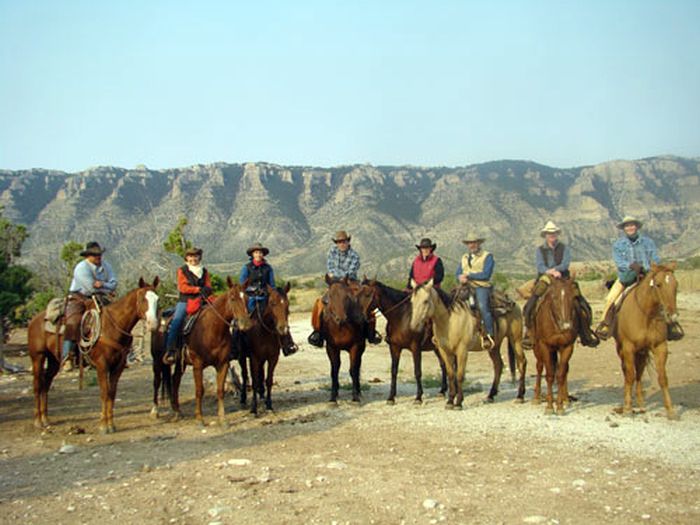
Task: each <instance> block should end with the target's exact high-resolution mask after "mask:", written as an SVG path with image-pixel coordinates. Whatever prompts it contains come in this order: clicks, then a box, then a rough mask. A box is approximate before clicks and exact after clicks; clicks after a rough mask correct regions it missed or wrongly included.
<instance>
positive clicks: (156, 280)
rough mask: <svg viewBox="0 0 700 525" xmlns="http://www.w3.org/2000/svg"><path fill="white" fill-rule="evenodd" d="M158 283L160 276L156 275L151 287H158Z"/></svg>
mask: <svg viewBox="0 0 700 525" xmlns="http://www.w3.org/2000/svg"><path fill="white" fill-rule="evenodd" d="M159 284H160V277H158V276H157V275H156V277H155V279H153V288H158V285H159Z"/></svg>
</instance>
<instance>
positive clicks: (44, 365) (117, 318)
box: [27, 277, 160, 434]
mask: <svg viewBox="0 0 700 525" xmlns="http://www.w3.org/2000/svg"><path fill="white" fill-rule="evenodd" d="M159 281H160V280H159V279H158V277H156V278H155V279H154V280H153V284H150V285H149V284H146V282H145V281H144V280H143V278H141V279H139V286H138V288H135V289H134V290H131V291H130V292H128V293H127V294H126V295H125V296H124V297H122V298H120V299H118V300H117V301H115V302H113V303H111V304H109V305H107V306H104V307H102V310H101V314H100V320H101V329H100V337H99V339H97V341H96V342H95V344H94V346H93V347H92V349H91V350H90V351H89V352H88V353H87V357H88V360H89V362H91V363H92V365H93V366H94V367H95V369H96V371H97V380H98V382H99V385H100V398H101V400H102V413H101V416H100V431H101V432H102V433H105V434H107V433H112V432H114V431H115V430H116V429H115V426H114V399H115V397H116V395H117V383H118V382H119V377H120V376H121V374H122V371H123V370H124V367H125V365H126V357H127V354H128V353H129V348H130V347H131V341H132V337H131V330H133V328H134V326H135V325H136V323H137V322H138V320H139V319H145V320H146V326H147V328H148V329H149V330H155V328H156V326H157V319H156V310H157V307H158V295H157V294H156V293H155V289H156V288H157V286H158V283H159ZM44 316H45V312H39V313H38V314H37V315H35V316H34V318H33V319H32V320H31V321H30V322H29V328H28V330H27V339H28V346H29V356H30V358H31V360H32V372H33V374H34V399H35V402H36V405H35V409H34V426H36V427H37V428H41V427H46V426H48V425H49V420H48V394H49V389H50V388H51V383H52V381H53V378H54V377H55V375H56V373H57V372H58V369H59V367H60V359H61V345H62V342H63V337H62V336H61V335H58V334H55V333H49V332H47V331H46V330H45V329H44Z"/></svg>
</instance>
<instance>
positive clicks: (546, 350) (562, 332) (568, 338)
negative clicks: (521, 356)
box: [532, 279, 579, 415]
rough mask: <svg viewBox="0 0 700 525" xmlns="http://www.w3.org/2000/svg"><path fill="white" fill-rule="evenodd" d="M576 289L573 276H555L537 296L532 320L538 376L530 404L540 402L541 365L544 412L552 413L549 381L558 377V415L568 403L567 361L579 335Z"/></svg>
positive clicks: (550, 382)
mask: <svg viewBox="0 0 700 525" xmlns="http://www.w3.org/2000/svg"><path fill="white" fill-rule="evenodd" d="M575 295H576V288H575V284H574V281H573V280H572V279H554V280H553V282H552V284H550V285H549V288H548V289H547V292H545V294H544V295H543V296H542V298H541V299H540V305H539V306H538V307H537V312H536V313H535V319H534V323H533V332H532V336H533V340H534V342H535V344H534V348H533V351H534V354H535V357H536V358H537V376H536V379H535V391H534V397H533V399H532V401H533V403H539V402H540V401H541V398H540V389H541V384H542V368H544V369H545V373H546V378H547V406H546V407H545V414H551V413H553V405H552V403H553V395H552V383H553V382H554V376H555V373H556V379H557V414H560V415H562V414H564V407H565V405H566V404H568V402H569V388H568V383H567V376H568V373H569V360H570V359H571V355H572V354H573V352H574V343H575V342H576V336H577V334H578V322H579V320H578V318H577V316H576V311H575V304H574V299H575Z"/></svg>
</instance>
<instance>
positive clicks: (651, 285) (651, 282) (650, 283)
mask: <svg viewBox="0 0 700 525" xmlns="http://www.w3.org/2000/svg"><path fill="white" fill-rule="evenodd" d="M649 286H650V287H652V288H653V287H654V279H652V280H651V281H649Z"/></svg>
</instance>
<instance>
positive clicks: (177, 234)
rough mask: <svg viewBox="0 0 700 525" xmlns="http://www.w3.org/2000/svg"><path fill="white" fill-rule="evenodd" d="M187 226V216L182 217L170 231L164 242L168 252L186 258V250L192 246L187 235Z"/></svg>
mask: <svg viewBox="0 0 700 525" xmlns="http://www.w3.org/2000/svg"><path fill="white" fill-rule="evenodd" d="M185 226H187V217H180V220H179V221H178V223H177V226H175V228H173V229H172V230H171V231H170V233H169V234H168V238H167V239H166V240H165V242H164V243H163V248H165V251H166V252H168V253H174V254H175V255H179V256H180V257H183V258H184V257H185V252H186V251H187V250H188V249H190V248H192V242H191V241H189V240H188V239H187V238H186V237H185V231H184V230H185Z"/></svg>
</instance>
